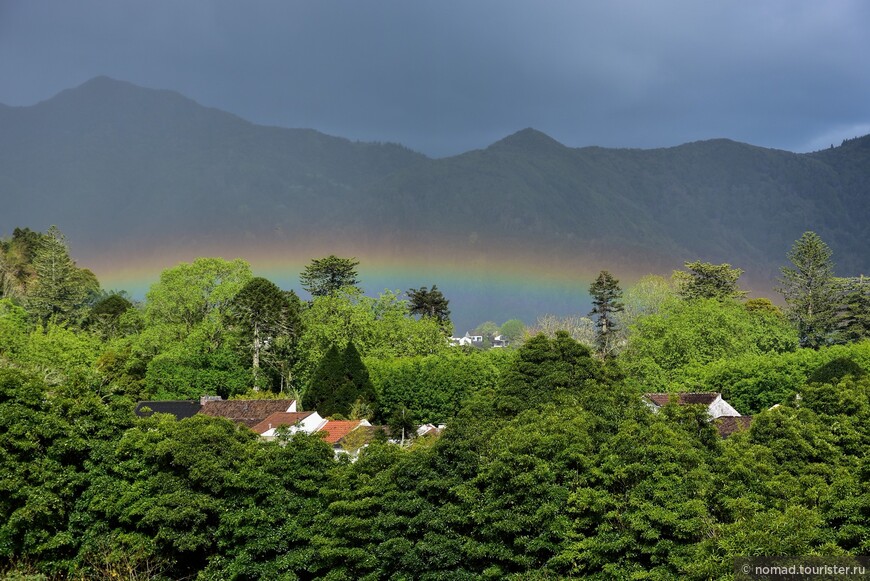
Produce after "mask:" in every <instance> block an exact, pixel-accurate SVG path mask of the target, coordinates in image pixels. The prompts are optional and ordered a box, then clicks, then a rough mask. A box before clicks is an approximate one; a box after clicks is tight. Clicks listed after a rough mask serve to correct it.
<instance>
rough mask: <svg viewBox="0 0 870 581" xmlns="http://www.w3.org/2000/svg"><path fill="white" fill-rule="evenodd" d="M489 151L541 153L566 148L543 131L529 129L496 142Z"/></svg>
mask: <svg viewBox="0 0 870 581" xmlns="http://www.w3.org/2000/svg"><path fill="white" fill-rule="evenodd" d="M487 149H511V150H516V151H536V150H538V151H540V150H551V149H565V146H564V145H562V144H561V143H559V142H558V141H556V140H555V139H553V138H552V137H550V136H549V135H547V134H546V133H543V132H541V131H538V130H537V129H533V128H531V127H527V128H525V129H521V130H520V131H517V132H516V133H513V134H511V135H508V136H507V137H505V138H504V139H502V140H500V141H496V142H495V143H493V144H492V145H490V146H489V147H488V148H487Z"/></svg>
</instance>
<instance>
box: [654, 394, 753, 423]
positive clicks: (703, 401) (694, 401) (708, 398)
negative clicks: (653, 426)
mask: <svg viewBox="0 0 870 581" xmlns="http://www.w3.org/2000/svg"><path fill="white" fill-rule="evenodd" d="M643 399H644V403H646V404H647V405H648V406H649V407H650V409H652V410H653V411H654V412H657V411H659V410H660V409H661V408H662V407H664V406H666V405H667V404H669V403H671V401H673V402H674V403H675V404H677V405H705V406H707V413H708V414H710V417H711V418H712V419H714V420H715V419H716V418H721V417H723V416H728V417H740V412H738V411H737V410H736V409H734V408H733V407H732V406H731V404H729V403H728V402H727V401H725V400H724V399H722V394H721V393H718V392H715V391H708V392H702V393H645V394H644V395H643Z"/></svg>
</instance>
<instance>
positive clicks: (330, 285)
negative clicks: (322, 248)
mask: <svg viewBox="0 0 870 581" xmlns="http://www.w3.org/2000/svg"><path fill="white" fill-rule="evenodd" d="M357 266H359V261H358V260H356V259H355V258H339V257H337V256H335V255H334V254H331V255H329V256H327V257H326V258H317V259H314V260H312V261H311V264H309V265H308V266H306V267H305V271H304V272H302V274H300V275H299V282H300V283H301V284H302V288H304V289H305V290H307V291H308V292H309V293H311V296H313V297H322V296H326V295H331V294H333V293H335V292H336V291H338V290H341V289H343V288H345V287H356V286H357V285H358V284H359V279H358V278H357V277H358V276H359V275H358V274H357V272H356V267H357Z"/></svg>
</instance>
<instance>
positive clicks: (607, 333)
mask: <svg viewBox="0 0 870 581" xmlns="http://www.w3.org/2000/svg"><path fill="white" fill-rule="evenodd" d="M589 294H590V295H591V296H592V311H590V313H589V316H591V317H595V345H596V347H597V350H598V354H599V356H601V357H602V358H606V357H608V356H610V355H611V354H612V353H613V351H614V349H615V347H616V345H614V338H615V337H616V336H617V335H616V331H617V330H618V329H617V327H616V321H615V317H614V315H615V314H616V313H619V312H621V311H622V310H623V307H624V305H623V304H622V303H621V302H619V299H621V298H622V289H621V288H619V281H618V280H617V279H615V278H613V276H612V275H611V274H610V273H609V272H607V271H606V270H602V271H601V273H600V274H599V275H598V278H597V279H596V280H595V282H593V283H592V285H591V286H590V287H589Z"/></svg>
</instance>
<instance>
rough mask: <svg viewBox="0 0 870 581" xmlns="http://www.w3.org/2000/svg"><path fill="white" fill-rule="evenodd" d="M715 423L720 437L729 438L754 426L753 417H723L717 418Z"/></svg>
mask: <svg viewBox="0 0 870 581" xmlns="http://www.w3.org/2000/svg"><path fill="white" fill-rule="evenodd" d="M715 423H716V429H717V430H719V435H720V436H722V437H723V438H727V437H728V436H730V435H731V434H733V433H735V432H741V431H743V430H748V429H749V426H750V425H751V424H752V416H722V417H720V418H716V420H715Z"/></svg>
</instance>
